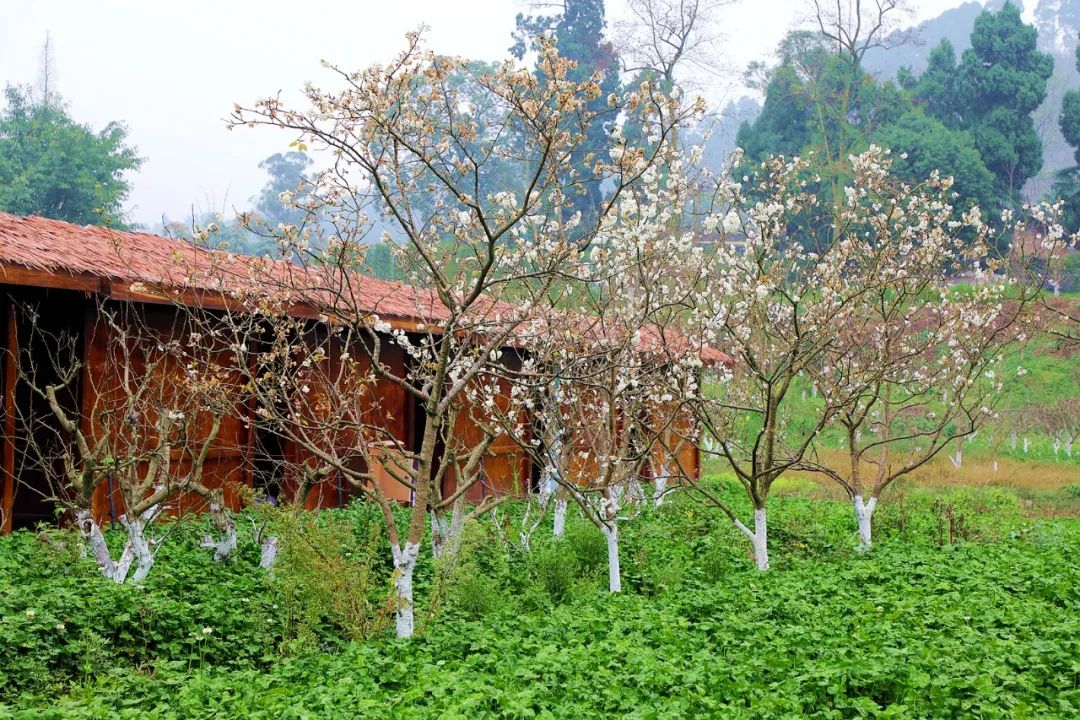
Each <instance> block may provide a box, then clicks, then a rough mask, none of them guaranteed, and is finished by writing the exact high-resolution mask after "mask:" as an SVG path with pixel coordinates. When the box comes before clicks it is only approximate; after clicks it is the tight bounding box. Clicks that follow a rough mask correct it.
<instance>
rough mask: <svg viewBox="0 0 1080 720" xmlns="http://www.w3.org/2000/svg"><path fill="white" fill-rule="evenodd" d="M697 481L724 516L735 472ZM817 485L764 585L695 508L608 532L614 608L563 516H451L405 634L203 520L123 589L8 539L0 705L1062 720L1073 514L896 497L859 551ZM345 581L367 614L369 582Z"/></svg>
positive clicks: (211, 713)
mask: <svg viewBox="0 0 1080 720" xmlns="http://www.w3.org/2000/svg"><path fill="white" fill-rule="evenodd" d="M715 487H716V489H717V491H718V492H721V493H723V494H725V496H727V497H728V498H729V500H730V502H731V503H732V504H733V505H736V506H739V503H740V502H741V501H742V495H741V492H740V490H739V489H738V488H737V487H735V485H734V484H733V483H731V482H730V481H724V480H720V479H718V480H716V481H715ZM809 489H811V486H810V485H809V484H808V483H805V482H803V481H786V482H785V483H782V484H781V485H779V486H778V491H777V495H776V497H775V500H774V503H773V504H771V505H770V514H771V520H772V526H773V531H772V533H771V536H770V543H771V544H773V545H774V546H775V547H774V564H773V571H772V572H770V573H766V574H761V573H758V572H757V571H755V570H754V569H753V564H752V563H751V562H750V561H749V559H748V557H747V551H748V548H747V547H746V543H745V540H744V539H743V538H742V537H741V536H740V535H738V533H737V531H736V530H735V529H734V528H733V527H732V526H731V523H730V522H729V521H728V520H727V518H726V517H723V516H722V515H720V514H719V513H716V512H714V511H711V510H709V509H707V508H704V507H702V506H700V505H697V504H696V503H694V502H693V501H692V500H691V498H690V497H689V496H687V495H677V496H675V498H674V499H673V501H672V502H669V503H667V504H665V505H664V506H663V507H662V508H660V509H658V510H645V511H643V513H642V514H641V515H640V516H639V517H637V518H635V519H633V520H631V521H628V522H626V523H624V524H623V532H624V548H623V551H624V562H623V572H624V583H625V584H624V592H623V593H621V594H617V595H608V594H607V593H606V592H605V591H604V589H605V571H606V568H605V563H606V556H605V546H604V541H603V538H602V536H601V535H600V533H599V531H597V530H596V529H595V528H594V527H592V526H591V525H589V524H587V523H586V522H585V521H584V520H583V519H581V518H580V517H573V518H572V519H571V522H570V524H569V526H568V528H567V537H566V539H565V540H564V541H562V542H554V541H552V540H551V539H550V533H543V532H538V533H537V534H536V536H535V537H534V538H533V543H532V546H533V548H532V551H531V552H528V553H526V552H524V551H522V550H521V549H520V548H519V547H518V546H517V544H516V543H515V541H516V539H517V536H516V531H515V530H514V529H513V519H514V518H513V515H514V513H515V512H516V510H517V509H516V508H511V509H510V510H509V511H508V512H502V513H501V514H497V515H496V516H494V518H487V519H485V520H483V521H482V522H480V523H477V524H474V525H470V526H469V530H468V532H467V535H466V538H465V542H464V546H463V552H462V555H461V559H460V560H459V563H458V565H457V566H456V567H454V568H441V569H437V568H435V567H433V566H432V563H431V561H430V557H429V554H428V553H427V551H426V547H425V552H424V553H423V554H422V562H421V565H420V567H419V569H418V571H417V578H416V579H417V590H418V596H419V598H420V600H421V602H422V603H423V605H422V606H421V607H420V608H419V611H420V612H419V614H418V637H417V638H416V639H414V640H412V641H398V640H393V639H390V637H389V634H388V633H387V632H382V633H378V632H376V633H375V634H374V635H373V636H372V637H371V638H370V639H366V640H356V641H350V640H348V639H347V634H346V632H344V631H343V630H342V627H343V626H342V625H341V622H340V621H341V618H342V617H343V615H342V612H341V609H340V608H338V609H335V607H334V603H330V602H326V601H325V597H326V588H325V587H317V586H310V585H309V584H308V583H306V582H302V581H298V579H299V578H302V577H303V576H304V573H309V572H310V571H311V569H312V567H313V566H312V560H311V558H310V557H307V558H306V559H305V558H304V557H303V556H302V555H297V554H295V553H293V554H290V552H289V551H288V548H287V547H285V548H283V554H282V557H281V558H280V559H279V565H278V567H277V569H276V570H275V573H274V575H273V576H269V577H268V576H267V575H266V574H265V573H264V572H262V571H261V570H260V569H259V568H258V549H257V547H256V546H255V545H254V543H252V542H251V541H250V538H242V542H241V552H240V554H239V557H238V558H237V559H236V561H235V562H234V563H231V564H226V565H216V564H215V563H214V562H213V561H212V559H211V558H210V555H209V553H207V551H205V550H204V549H201V548H199V547H198V538H199V536H200V534H201V532H202V530H203V529H204V528H202V527H200V526H199V525H198V524H197V523H191V524H176V525H173V526H172V527H170V528H169V529H170V531H171V533H172V537H171V538H170V540H169V542H168V543H165V544H163V545H162V546H161V551H160V556H159V559H158V563H157V566H156V567H155V572H154V573H153V574H152V575H151V576H150V577H149V578H148V580H147V583H146V584H145V586H144V587H141V588H140V587H132V586H117V585H115V584H112V583H109V582H107V581H105V580H104V579H102V578H101V577H100V576H98V574H97V570H96V568H95V567H94V565H93V563H92V562H91V561H90V560H88V559H86V558H82V557H80V556H79V553H78V552H77V550H76V549H75V540H74V536H73V535H69V534H67V533H64V532H51V533H47V534H41V535H34V534H31V533H27V532H20V533H16V534H14V535H12V536H10V537H6V538H2V539H0V576H3V577H5V578H8V579H9V580H8V581H7V582H5V584H4V585H3V586H0V618H2V619H0V688H2V689H0V693H2V695H0V717H16V718H68V717H86V718H100V717H146V716H148V715H153V716H154V717H165V718H171V717H177V718H179V717H184V718H189V717H190V718H194V717H241V716H242V717H267V718H269V717H274V718H301V717H320V718H322V717H348V718H353V717H401V718H411V717H416V718H421V717H423V718H426V717H446V718H485V717H491V718H495V717H505V718H519V717H548V718H555V717H566V718H571V717H572V718H581V717H635V718H678V717H729V718H738V717H822V718H841V717H959V716H965V717H1071V716H1075V715H1076V714H1077V713H1078V712H1080V643H1078V641H1077V639H1076V638H1077V637H1080V617H1078V616H1077V614H1076V613H1075V608H1076V606H1077V602H1078V601H1080V566H1078V565H1077V564H1076V562H1075V557H1076V551H1077V548H1078V543H1080V522H1078V521H1077V520H1075V519H1059V520H1039V519H1031V518H1030V517H1029V514H1028V513H1026V512H1025V510H1024V507H1023V505H1022V503H1021V501H1020V499H1019V498H1018V497H1017V496H1016V495H1015V494H1013V493H1011V492H1008V491H1005V490H1000V489H961V490H953V491H934V492H930V491H925V490H921V489H919V488H910V487H909V488H907V489H900V488H899V487H898V488H897V489H895V490H894V492H895V493H896V496H895V497H892V498H890V501H889V502H886V503H885V504H884V505H883V506H882V508H881V510H880V516H879V519H878V522H879V526H878V527H879V530H878V537H879V541H878V544H877V546H876V547H875V549H874V550H873V551H872V552H870V553H866V554H861V553H857V552H855V550H854V548H855V537H854V526H853V523H852V521H851V518H850V517H849V515H850V507H849V506H848V505H847V504H846V503H840V502H834V501H831V500H822V499H814V498H812V497H810V496H809V495H810V493H808V492H805V491H806V490H809ZM1075 490H1076V488H1075V487H1074V488H1066V489H1064V490H1062V491H1060V492H1059V493H1057V494H1056V495H1054V496H1053V497H1048V498H1047V500H1049V501H1052V502H1060V503H1063V504H1067V503H1069V502H1071V500H1070V498H1071V495H1070V493H1071V494H1072V495H1077V494H1078V493H1076V492H1075ZM1074 507H1075V506H1074ZM317 517H318V518H319V520H317V521H315V524H317V525H319V526H320V527H319V528H318V529H317V530H312V527H311V525H310V523H312V520H311V519H307V520H304V521H302V522H301V523H300V524H298V525H297V526H296V528H295V530H294V531H295V532H298V533H299V532H308V531H310V532H315V533H316V534H317V535H316V536H317V537H319V538H324V537H337V538H339V540H340V541H341V556H342V557H345V556H346V555H345V554H346V553H352V555H349V557H355V554H357V553H358V554H359V555H360V556H361V557H359V558H356V564H357V567H359V568H367V567H370V566H371V564H372V563H384V564H385V565H386V567H387V568H388V567H389V558H388V557H385V555H386V553H382V554H380V555H378V556H375V555H370V554H368V549H369V548H370V547H372V543H373V540H372V538H377V537H378V536H379V534H380V533H381V528H380V527H379V526H380V525H381V521H380V520H379V518H378V515H377V514H376V513H373V512H371V509H370V507H365V506H362V505H357V506H353V507H351V508H349V509H348V510H344V511H325V512H323V513H322V514H320V515H319V516H317ZM305 523H307V524H306V525H305ZM241 525H242V526H245V525H244V524H243V523H241ZM245 527H250V524H247V525H246V526H245ZM342 533H345V535H343V534H342ZM346 535H347V536H346ZM286 545H287V543H286ZM297 547H299V545H297ZM383 569H385V568H383ZM358 572H360V573H362V570H361V571H358ZM385 576H386V575H385V574H381V573H374V572H373V573H371V577H385ZM347 582H350V583H351V585H350V587H351V588H352V589H353V592H358V591H359V592H361V593H363V592H366V593H367V594H368V597H370V598H371V599H372V600H373V602H372V603H371V605H370V606H369V607H370V612H371V617H374V618H376V619H377V618H378V617H379V609H378V607H379V602H378V600H379V598H385V597H386V591H387V588H384V587H379V586H378V583H377V582H375V583H374V584H372V585H370V586H367V585H364V583H363V582H358V581H357V580H355V578H354V579H351V580H348V581H347ZM316 585H317V584H316ZM364 588H366V590H364ZM358 589H359V590H358ZM320 598H323V599H320ZM298 607H306V608H308V609H309V610H310V611H311V612H308V613H305V614H301V615H300V616H298V615H297V614H296V608H298ZM298 617H302V618H303V620H304V622H297V618H298ZM353 636H354V637H356V636H357V634H354V635H353ZM3 703H6V704H3Z"/></svg>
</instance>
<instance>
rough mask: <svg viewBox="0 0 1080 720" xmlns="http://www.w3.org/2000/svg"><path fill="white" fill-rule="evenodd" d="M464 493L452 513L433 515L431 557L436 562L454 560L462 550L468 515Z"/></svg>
mask: <svg viewBox="0 0 1080 720" xmlns="http://www.w3.org/2000/svg"><path fill="white" fill-rule="evenodd" d="M466 510H467V502H466V499H465V495H464V493H463V494H461V495H459V496H458V498H457V499H456V500H454V505H453V507H452V508H451V510H450V512H449V513H447V512H446V511H445V510H433V511H432V513H431V555H432V557H434V558H435V559H436V560H439V559H443V558H446V559H449V560H453V559H454V558H455V557H456V556H457V553H458V550H460V549H461V533H462V531H463V530H464V529H465V516H466V515H467V514H468V513H467V512H466Z"/></svg>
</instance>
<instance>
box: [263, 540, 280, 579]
mask: <svg viewBox="0 0 1080 720" xmlns="http://www.w3.org/2000/svg"><path fill="white" fill-rule="evenodd" d="M276 561H277V538H276V537H268V538H266V539H265V540H263V541H262V545H261V552H260V557H259V567H261V568H262V569H263V570H266V571H270V570H272V569H273V567H274V563H275V562H276Z"/></svg>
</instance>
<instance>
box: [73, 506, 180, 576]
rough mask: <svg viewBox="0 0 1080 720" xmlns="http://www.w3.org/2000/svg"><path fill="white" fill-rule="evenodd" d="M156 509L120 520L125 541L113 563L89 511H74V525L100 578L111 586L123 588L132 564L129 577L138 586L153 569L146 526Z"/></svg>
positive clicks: (102, 534)
mask: <svg viewBox="0 0 1080 720" xmlns="http://www.w3.org/2000/svg"><path fill="white" fill-rule="evenodd" d="M159 507H160V506H158V505H155V506H153V507H151V508H150V509H149V510H147V511H146V512H144V513H143V514H142V516H141V517H138V518H135V519H134V520H132V519H130V518H128V516H127V515H121V516H120V524H121V525H123V526H124V530H126V531H127V541H126V542H125V543H124V549H123V550H122V551H121V553H120V558H119V559H118V560H113V557H112V554H111V553H110V552H109V546H108V544H107V543H106V542H105V535H104V533H102V531H101V526H100V525H98V523H97V521H96V520H94V517H93V514H92V513H91V512H90V511H89V510H81V509H80V510H76V511H75V521H76V523H78V525H79V530H80V531H81V532H82V535H83V538H84V539H85V540H86V543H87V545H89V547H90V552H91V554H92V555H93V556H94V561H95V562H96V563H97V566H98V569H99V570H100V571H101V574H102V575H103V576H105V577H106V578H108V579H109V580H112V581H113V582H114V583H117V584H123V583H124V582H126V581H127V579H128V573H129V572H130V571H131V565H132V563H134V564H135V573H134V574H133V575H132V576H131V580H132V582H137V583H138V582H142V581H143V580H145V579H146V576H147V575H148V574H149V573H150V569H151V568H152V567H153V566H154V553H153V552H152V551H151V550H150V542H149V541H148V540H147V539H146V526H147V525H149V524H150V523H152V522H153V521H154V518H155V517H156V516H157V513H158V510H159Z"/></svg>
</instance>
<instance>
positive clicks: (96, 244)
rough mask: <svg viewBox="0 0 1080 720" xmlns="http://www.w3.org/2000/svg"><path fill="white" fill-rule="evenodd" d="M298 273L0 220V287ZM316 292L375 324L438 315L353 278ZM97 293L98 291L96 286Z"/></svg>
mask: <svg viewBox="0 0 1080 720" xmlns="http://www.w3.org/2000/svg"><path fill="white" fill-rule="evenodd" d="M301 272H307V270H306V269H304V268H301V267H298V266H295V265H290V264H288V263H285V262H282V261H271V260H266V259H264V258H252V257H247V256H241V255H235V254H232V253H226V252H221V251H211V250H207V249H205V248H198V247H195V246H193V245H191V244H190V243H187V242H184V241H182V240H176V239H170V238H165V237H160V236H158V235H152V234H150V233H144V232H122V231H118V230H111V229H108V228H102V227H96V226H91V225H86V226H79V225H72V224H71V223H66V222H63V221H60V220H51V219H48V218H43V217H36V216H30V217H19V216H16V215H10V214H8V213H2V212H0V283H9V284H24V285H33V284H42V285H49V286H55V285H56V282H53V281H50V280H56V279H57V278H59V279H63V278H64V277H67V278H69V279H70V280H71V281H73V282H74V281H76V280H81V281H82V285H81V287H83V288H86V287H87V283H92V282H93V281H94V280H107V281H109V282H119V283H125V284H127V285H131V284H134V283H142V284H146V285H150V286H161V285H164V286H171V287H173V288H176V287H178V286H183V287H192V288H195V289H201V290H215V289H216V288H220V286H221V283H220V282H217V283H215V282H211V280H214V279H217V280H220V279H224V278H232V279H234V280H235V281H236V282H237V283H241V282H242V281H243V279H245V278H248V277H251V276H253V275H254V276H259V275H264V276H266V277H267V279H268V280H271V281H272V280H273V279H277V280H282V279H284V277H285V276H286V274H291V273H301ZM212 276H213V277H212ZM228 284H230V285H231V284H232V283H228ZM268 284H269V285H273V282H270V283H268ZM317 284H318V285H322V286H327V285H331V284H332V285H333V286H335V287H340V288H341V289H342V290H343V291H344V290H346V289H347V292H348V293H349V294H350V296H351V297H352V302H351V303H350V305H351V307H354V308H356V309H359V310H363V311H365V312H372V313H377V314H379V315H380V316H386V317H395V318H409V319H416V320H424V319H427V320H432V319H435V318H436V317H439V316H441V315H443V314H444V313H445V309H444V308H442V305H441V303H439V301H438V299H437V298H436V297H435V296H434V295H433V293H431V292H428V291H423V290H418V289H416V288H413V287H409V286H407V285H403V284H401V283H394V282H387V281H384V280H376V279H374V278H369V277H365V276H359V275H357V276H355V277H350V279H349V280H348V282H347V283H341V282H334V283H325V282H323V283H317ZM346 286H347V288H346ZM97 287H102V288H103V287H104V286H103V285H101V284H100V283H99V284H98V286H97Z"/></svg>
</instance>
